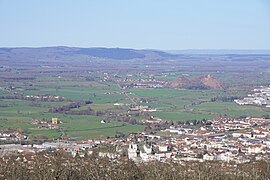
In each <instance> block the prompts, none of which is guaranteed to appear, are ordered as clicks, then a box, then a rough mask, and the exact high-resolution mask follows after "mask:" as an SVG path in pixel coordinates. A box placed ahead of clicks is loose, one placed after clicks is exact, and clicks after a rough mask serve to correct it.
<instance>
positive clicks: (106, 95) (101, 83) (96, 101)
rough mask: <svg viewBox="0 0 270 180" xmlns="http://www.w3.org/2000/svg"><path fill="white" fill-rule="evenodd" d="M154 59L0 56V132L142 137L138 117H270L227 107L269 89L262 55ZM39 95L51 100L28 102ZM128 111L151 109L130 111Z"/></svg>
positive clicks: (260, 110) (263, 112)
mask: <svg viewBox="0 0 270 180" xmlns="http://www.w3.org/2000/svg"><path fill="white" fill-rule="evenodd" d="M3 54H5V52H4V53H2V55H3ZM33 57H39V56H33ZM156 57H157V56H155V57H151V56H149V55H148V56H147V58H144V59H136V60H134V59H128V60H125V59H120V60H119V59H118V60H112V59H110V60H108V59H102V58H99V59H97V58H93V57H89V56H85V55H79V56H64V57H62V56H61V55H59V56H58V59H57V58H56V59H54V60H53V58H51V57H47V56H44V57H43V55H40V58H39V60H38V61H37V60H36V59H35V58H33V59H31V58H30V59H28V61H29V62H28V63H25V62H24V61H23V60H22V59H21V57H17V55H16V56H14V57H13V56H12V54H11V55H9V56H3V57H2V59H0V62H1V63H2V64H3V65H2V66H1V68H0V82H1V84H0V129H17V130H18V131H20V132H23V133H25V134H27V135H29V137H31V138H37V139H38V138H48V139H57V138H59V137H63V136H68V137H70V138H74V139H89V138H106V137H115V136H119V135H124V134H128V133H132V132H142V131H143V130H144V129H145V127H146V125H145V124H143V123H141V120H144V119H147V118H149V117H154V118H157V119H162V120H164V121H189V120H202V119H210V118H214V117H219V116H227V117H241V116H242V117H243V116H253V117H261V116H267V115H269V114H270V108H266V107H258V106H239V105H237V104H236V103H234V102H233V99H234V98H239V97H244V96H246V95H247V94H248V93H249V92H250V91H252V90H253V88H256V87H258V86H260V85H268V84H269V82H270V78H269V77H270V76H269V68H268V67H270V63H269V62H268V61H267V58H269V57H268V56H259V55H258V56H256V59H257V62H255V61H253V58H254V57H253V56H244V55H243V56H235V57H234V56H230V57H229V56H222V55H216V56H214V57H212V56H211V57H210V56H207V55H204V56H199V55H196V56H194V57H191V56H181V57H176V56H168V57H161V56H160V57H159V59H158V60H156V59H155V58H156ZM26 58H29V57H28V56H26ZM241 58H243V59H245V61H242V60H239V59H241ZM209 59H211V61H213V62H211V63H209V62H208V61H210V60H209ZM259 62H261V63H264V64H265V65H264V66H261V65H259ZM183 80H184V82H183ZM217 87H218V88H217ZM219 87H222V88H219ZM42 95H50V96H51V98H52V99H50V100H40V99H33V97H34V96H42ZM27 97H32V99H29V98H28V99H27ZM58 98H59V99H61V100H59V99H58ZM74 103H75V104H76V103H77V105H76V106H75V107H74ZM78 104H79V105H78ZM115 104H118V105H115ZM72 105H73V106H72ZM133 106H138V107H139V106H144V107H149V108H152V109H155V111H151V112H148V111H143V112H129V109H130V107H133ZM70 107H71V108H70ZM51 118H58V119H59V120H60V122H61V123H60V124H58V125H57V128H54V129H53V128H52V129H46V128H45V129H44V128H38V125H36V124H33V123H31V122H32V120H33V119H39V120H42V119H45V120H50V119H51ZM102 121H104V122H105V123H101V122H102Z"/></svg>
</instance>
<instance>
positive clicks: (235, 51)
mask: <svg viewBox="0 0 270 180" xmlns="http://www.w3.org/2000/svg"><path fill="white" fill-rule="evenodd" d="M166 52H168V53H172V54H250V55H252V54H270V50H268V49H258V50H253V49H245V50H241V49H240V50H238V49H186V50H171V51H166Z"/></svg>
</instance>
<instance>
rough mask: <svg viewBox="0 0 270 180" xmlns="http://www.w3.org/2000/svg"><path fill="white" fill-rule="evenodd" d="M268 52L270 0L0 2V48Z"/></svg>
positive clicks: (23, 0)
mask: <svg viewBox="0 0 270 180" xmlns="http://www.w3.org/2000/svg"><path fill="white" fill-rule="evenodd" d="M44 46H46V47H47V46H72V47H123V48H136V49H161V50H182V49H270V0H0V47H44Z"/></svg>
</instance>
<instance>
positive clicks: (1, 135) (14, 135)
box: [0, 129, 27, 141]
mask: <svg viewBox="0 0 270 180" xmlns="http://www.w3.org/2000/svg"><path fill="white" fill-rule="evenodd" d="M24 139H27V135H25V134H23V133H21V132H19V131H17V130H13V129H7V130H0V140H5V141H6V140H10V141H20V140H24Z"/></svg>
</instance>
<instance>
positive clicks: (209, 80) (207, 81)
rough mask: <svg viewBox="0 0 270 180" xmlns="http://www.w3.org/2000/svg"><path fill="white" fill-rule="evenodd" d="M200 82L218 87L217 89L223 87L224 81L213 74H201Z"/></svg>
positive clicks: (211, 87) (209, 86)
mask: <svg viewBox="0 0 270 180" xmlns="http://www.w3.org/2000/svg"><path fill="white" fill-rule="evenodd" d="M199 83H200V84H201V85H204V86H205V87H208V88H210V89H217V90H220V89H223V87H222V83H221V82H220V81H219V80H218V79H216V78H215V77H214V76H211V75H210V74H208V75H206V76H201V77H200V78H199Z"/></svg>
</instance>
